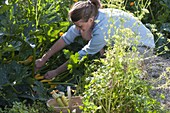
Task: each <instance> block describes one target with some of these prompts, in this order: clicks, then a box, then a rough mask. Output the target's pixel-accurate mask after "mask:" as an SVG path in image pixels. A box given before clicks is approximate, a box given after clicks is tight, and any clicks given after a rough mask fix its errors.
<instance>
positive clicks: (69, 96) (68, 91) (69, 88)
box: [67, 86, 71, 106]
mask: <svg viewBox="0 0 170 113" xmlns="http://www.w3.org/2000/svg"><path fill="white" fill-rule="evenodd" d="M67 96H68V99H69V106H70V104H71V87H70V86H67Z"/></svg>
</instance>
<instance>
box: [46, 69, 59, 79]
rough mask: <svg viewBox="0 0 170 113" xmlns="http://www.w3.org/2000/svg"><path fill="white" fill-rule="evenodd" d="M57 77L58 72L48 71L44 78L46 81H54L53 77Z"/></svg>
mask: <svg viewBox="0 0 170 113" xmlns="http://www.w3.org/2000/svg"><path fill="white" fill-rule="evenodd" d="M55 76H57V72H56V70H51V71H48V72H47V73H46V74H45V75H44V78H46V79H52V78H53V77H55Z"/></svg>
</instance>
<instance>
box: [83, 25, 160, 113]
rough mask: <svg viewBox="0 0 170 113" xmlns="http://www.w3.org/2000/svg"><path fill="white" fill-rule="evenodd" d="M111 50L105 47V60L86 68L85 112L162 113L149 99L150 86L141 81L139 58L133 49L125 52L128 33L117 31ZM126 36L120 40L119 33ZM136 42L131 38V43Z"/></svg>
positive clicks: (134, 48)
mask: <svg viewBox="0 0 170 113" xmlns="http://www.w3.org/2000/svg"><path fill="white" fill-rule="evenodd" d="M116 30H117V32H116V33H117V34H115V35H114V36H112V37H111V39H114V42H115V44H114V47H110V46H109V47H108V49H107V51H106V54H105V55H106V58H105V59H99V60H94V61H93V63H92V64H90V65H87V67H86V68H87V70H88V71H87V72H86V73H85V75H86V77H87V79H86V81H87V84H86V85H85V92H84V101H83V104H84V108H83V110H84V112H86V113H91V112H93V113H114V112H116V113H122V112H129V113H131V112H140V113H142V112H160V113H161V112H163V111H162V109H161V106H160V103H159V102H157V101H156V100H155V99H153V98H152V97H151V95H150V94H149V90H150V89H151V87H150V84H148V83H147V82H146V81H145V80H142V79H141V78H142V76H144V74H143V72H142V65H141V62H142V56H139V53H138V52H137V49H136V47H133V48H132V50H130V49H127V47H128V46H129V43H127V40H130V39H129V38H130V37H131V32H129V30H127V29H123V28H121V29H120V30H119V29H116ZM122 31H124V32H126V33H127V34H126V36H125V37H123V38H122V36H121V34H122V33H121V32H122ZM135 39H136V40H137V38H134V40H135Z"/></svg>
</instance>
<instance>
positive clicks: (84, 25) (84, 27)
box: [74, 18, 94, 32]
mask: <svg viewBox="0 0 170 113" xmlns="http://www.w3.org/2000/svg"><path fill="white" fill-rule="evenodd" d="M93 23H94V18H89V20H88V21H87V22H84V21H83V20H82V19H80V20H79V21H77V22H74V24H75V25H76V28H77V29H78V30H80V31H82V32H86V31H89V30H90V29H91V27H92V26H93Z"/></svg>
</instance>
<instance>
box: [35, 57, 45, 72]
mask: <svg viewBox="0 0 170 113" xmlns="http://www.w3.org/2000/svg"><path fill="white" fill-rule="evenodd" d="M45 63H46V61H45V60H44V59H43V58H40V59H37V60H36V61H35V68H36V70H39V69H40V68H41V67H42V66H43V65H44V64H45Z"/></svg>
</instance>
